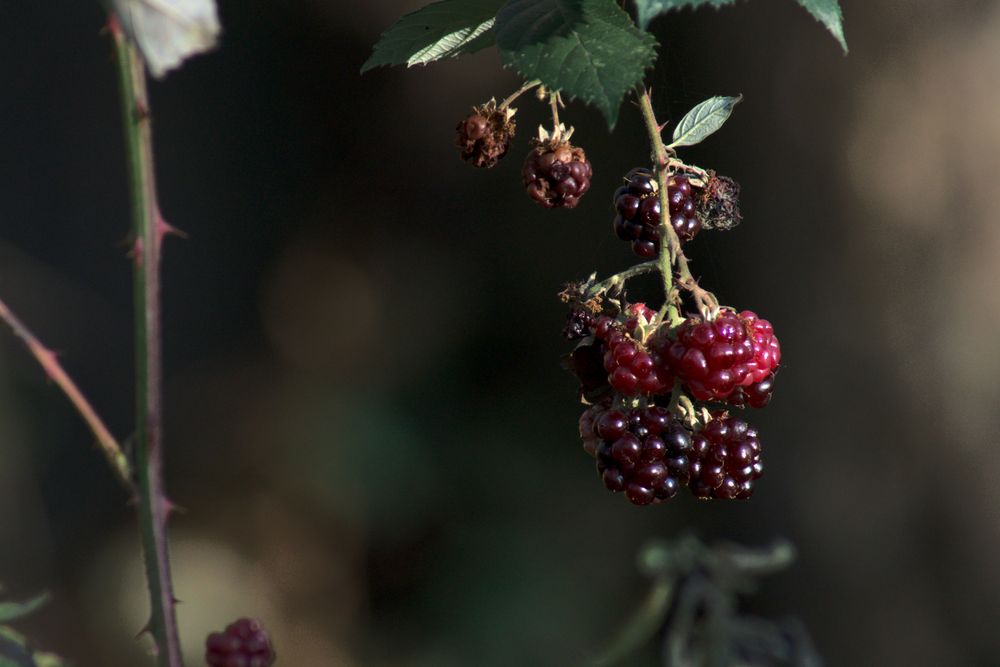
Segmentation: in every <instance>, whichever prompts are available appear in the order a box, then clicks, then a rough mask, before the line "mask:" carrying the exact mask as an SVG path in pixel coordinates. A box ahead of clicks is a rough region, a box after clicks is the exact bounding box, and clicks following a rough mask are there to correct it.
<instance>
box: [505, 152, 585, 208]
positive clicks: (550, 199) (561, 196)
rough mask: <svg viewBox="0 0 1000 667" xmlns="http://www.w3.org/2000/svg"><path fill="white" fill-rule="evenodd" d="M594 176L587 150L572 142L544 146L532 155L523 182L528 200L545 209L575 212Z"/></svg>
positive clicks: (526, 164)
mask: <svg viewBox="0 0 1000 667" xmlns="http://www.w3.org/2000/svg"><path fill="white" fill-rule="evenodd" d="M592 175H593V170H592V169H591V166H590V162H588V161H587V156H586V155H585V154H584V152H583V149H581V148H577V147H576V146H573V145H572V144H570V143H569V142H565V141H563V142H559V143H552V142H542V143H541V144H539V145H538V146H537V147H536V148H535V149H534V150H532V151H531V152H530V153H528V157H527V159H525V161H524V166H523V167H522V168H521V180H522V181H523V182H524V187H525V189H526V190H527V192H528V196H530V197H531V198H532V199H534V200H535V201H536V202H538V203H539V204H541V205H542V206H544V207H545V208H574V207H575V206H576V205H577V204H578V203H579V202H580V197H582V196H583V195H584V193H586V192H587V190H589V189H590V177H591V176H592Z"/></svg>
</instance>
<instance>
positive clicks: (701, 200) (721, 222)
mask: <svg viewBox="0 0 1000 667" xmlns="http://www.w3.org/2000/svg"><path fill="white" fill-rule="evenodd" d="M697 206H698V215H699V217H700V218H701V220H702V226H703V227H704V228H705V229H723V230H725V229H732V228H733V227H735V226H736V225H738V224H740V221H741V220H743V216H742V215H741V214H740V184H739V183H737V182H736V181H734V180H733V179H731V178H729V177H728V176H719V175H718V174H716V173H715V172H714V171H709V172H708V181H707V182H706V183H705V187H704V189H703V190H702V191H701V192H700V193H699V194H698V199H697Z"/></svg>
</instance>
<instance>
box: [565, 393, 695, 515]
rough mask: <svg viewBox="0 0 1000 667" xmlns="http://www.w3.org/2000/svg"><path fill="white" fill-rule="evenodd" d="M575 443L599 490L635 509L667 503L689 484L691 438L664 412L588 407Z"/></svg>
mask: <svg viewBox="0 0 1000 667" xmlns="http://www.w3.org/2000/svg"><path fill="white" fill-rule="evenodd" d="M580 437H581V439H582V440H583V448H584V450H585V451H586V452H587V453H588V454H590V455H591V456H593V457H594V458H595V459H597V472H598V473H599V474H600V475H601V479H602V480H603V481H604V486H606V487H607V488H608V489H609V490H610V491H614V492H619V491H624V492H625V497H626V498H628V500H629V502H631V503H633V504H635V505H649V504H650V503H658V502H663V501H664V500H669V499H670V498H673V497H674V496H675V495H677V492H678V491H679V490H680V489H681V487H683V486H684V485H686V484H687V483H688V479H689V474H690V472H689V471H690V468H691V461H690V458H689V453H690V452H691V436H690V434H689V433H688V431H687V430H686V429H685V428H684V426H683V425H682V424H680V423H679V422H677V421H676V420H674V419H673V418H672V417H671V416H670V412H669V411H668V410H666V409H665V408H661V407H656V406H651V407H647V408H636V409H633V410H627V411H622V410H615V409H610V408H608V407H607V406H598V405H594V406H591V407H589V408H588V409H587V410H586V411H584V413H583V415H582V416H581V417H580Z"/></svg>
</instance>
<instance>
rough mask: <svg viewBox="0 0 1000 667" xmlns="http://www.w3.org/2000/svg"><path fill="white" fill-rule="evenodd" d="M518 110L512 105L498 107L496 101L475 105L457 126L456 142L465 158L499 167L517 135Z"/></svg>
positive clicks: (483, 165) (476, 162) (478, 163)
mask: <svg viewBox="0 0 1000 667" xmlns="http://www.w3.org/2000/svg"><path fill="white" fill-rule="evenodd" d="M514 113H515V110H514V109H511V108H510V107H505V108H498V107H497V105H496V102H495V101H494V100H490V101H489V102H487V103H486V104H483V105H481V106H477V107H473V108H472V113H471V114H469V115H468V116H467V117H465V118H464V119H462V120H461V121H459V123H458V126H457V127H456V128H455V131H456V132H457V137H456V138H455V143H456V144H458V147H459V148H461V149H462V159H463V160H465V161H466V162H471V163H472V164H473V165H474V166H476V167H484V168H487V169H488V168H490V167H493V166H495V165H496V163H497V162H499V161H500V158H502V157H503V156H504V155H506V154H507V150H508V149H509V148H510V140H511V139H512V138H513V137H514V131H515V129H516V125H515V123H514V118H513V117H514Z"/></svg>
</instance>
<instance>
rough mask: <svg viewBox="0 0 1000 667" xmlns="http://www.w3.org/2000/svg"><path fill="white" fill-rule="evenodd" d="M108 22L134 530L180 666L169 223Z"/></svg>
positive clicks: (140, 83)
mask: <svg viewBox="0 0 1000 667" xmlns="http://www.w3.org/2000/svg"><path fill="white" fill-rule="evenodd" d="M108 27H109V29H110V32H111V35H112V37H113V40H114V44H115V55H116V61H117V64H118V78H119V84H120V88H121V103H122V121H123V124H124V129H125V143H126V148H127V152H128V172H129V185H130V188H129V190H130V195H131V203H132V224H133V233H134V235H135V247H134V250H133V261H134V262H135V270H134V273H133V288H134V289H133V291H134V299H135V355H136V373H135V380H136V384H135V396H136V447H135V463H136V477H137V481H138V490H139V503H138V518H139V533H140V536H141V538H142V548H143V554H144V559H145V565H146V580H147V583H148V585H149V597H150V603H151V607H152V611H151V614H150V619H149V624H148V626H147V629H148V631H149V632H150V634H151V635H152V638H153V641H154V643H155V645H156V647H155V651H156V656H157V658H156V659H157V664H158V665H159V666H160V667H183V665H184V661H183V658H182V655H181V647H180V637H179V633H178V630H177V617H176V613H175V610H174V607H175V604H176V601H175V598H174V592H173V581H172V576H171V572H170V553H169V545H168V541H167V519H168V517H169V514H170V509H171V504H170V501H169V499H168V498H167V495H166V491H165V489H164V482H163V449H162V447H163V442H162V437H163V429H162V405H163V400H162V393H161V392H162V383H163V382H162V381H163V378H162V354H161V335H162V329H161V320H160V248H161V244H162V241H163V235H164V234H165V233H166V232H167V231H169V229H170V227H169V226H168V225H167V224H166V223H165V222H164V221H163V219H162V217H161V216H160V210H159V206H158V204H157V199H156V183H155V178H154V173H153V138H152V129H151V127H150V118H149V98H148V95H147V93H146V69H145V63H144V61H143V58H142V55H141V54H140V52H139V49H138V47H137V46H136V45H135V44H134V43H133V42H131V41H130V40H129V39H128V37H127V36H126V35H125V33H124V32H123V31H122V28H121V24H120V23H119V21H118V19H117V17H115V16H114V14H112V15H110V17H109V21H108Z"/></svg>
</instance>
